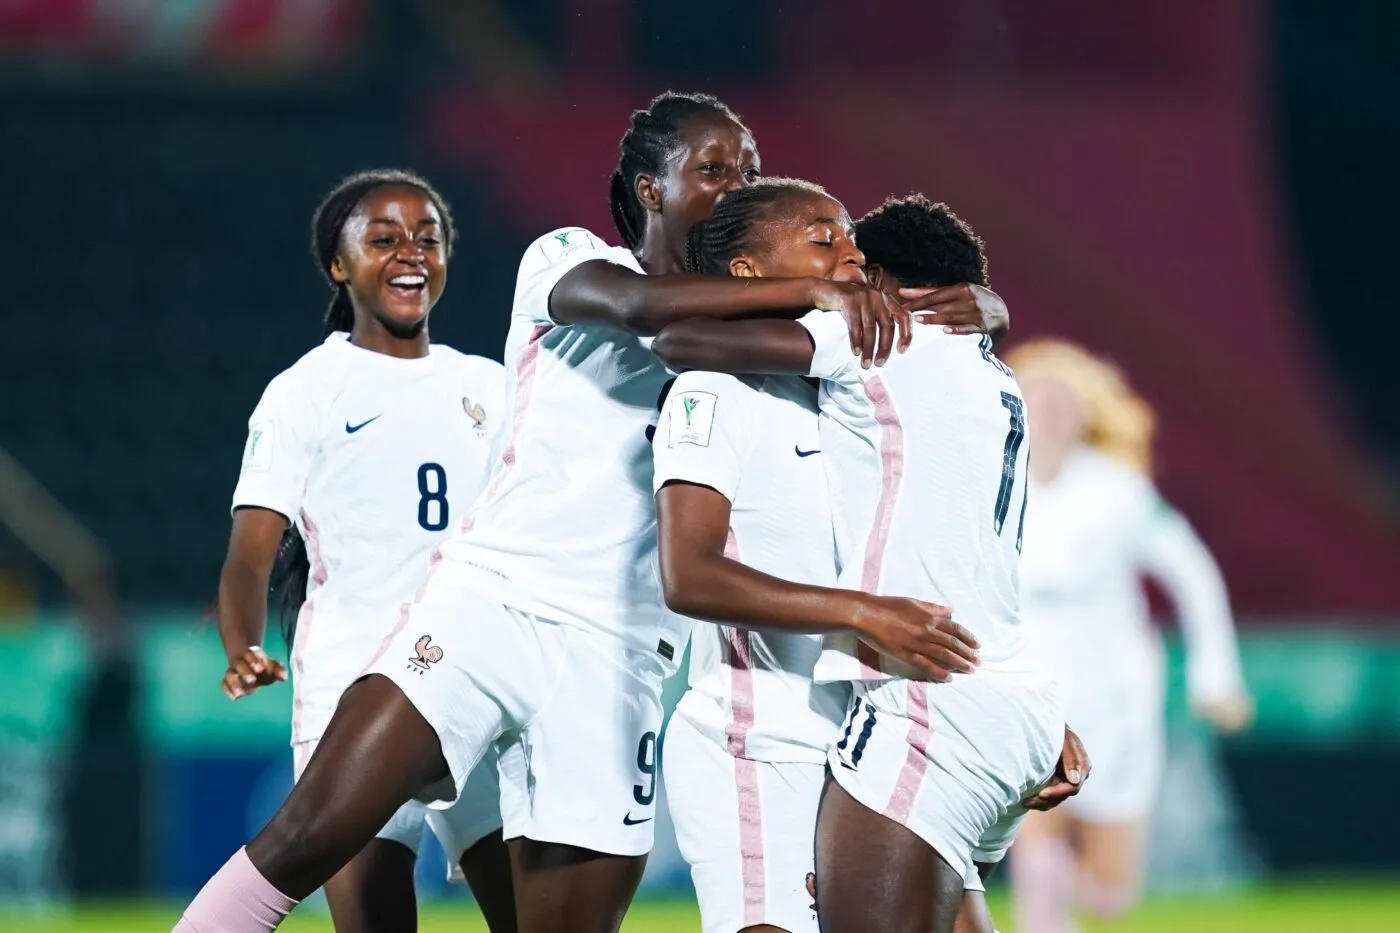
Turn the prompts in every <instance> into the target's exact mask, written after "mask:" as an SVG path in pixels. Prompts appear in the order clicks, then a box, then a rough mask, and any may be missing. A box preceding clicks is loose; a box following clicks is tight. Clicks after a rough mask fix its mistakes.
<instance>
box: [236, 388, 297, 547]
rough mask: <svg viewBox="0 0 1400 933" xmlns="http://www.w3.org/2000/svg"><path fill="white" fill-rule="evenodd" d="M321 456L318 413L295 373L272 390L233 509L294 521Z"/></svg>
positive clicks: (251, 422) (256, 423)
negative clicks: (262, 511)
mask: <svg viewBox="0 0 1400 933" xmlns="http://www.w3.org/2000/svg"><path fill="white" fill-rule="evenodd" d="M315 451H316V424H315V413H314V412H313V411H312V409H311V406H310V405H309V404H308V403H307V400H306V398H305V393H302V392H298V391H297V389H296V387H295V385H294V384H293V379H292V378H291V376H290V374H289V373H283V374H282V375H280V376H278V377H277V378H276V379H274V380H272V382H271V383H269V384H268V387H267V389H266V391H264V392H263V396H262V399H261V400H260V401H259V402H258V407H257V408H256V409H254V410H253V416H252V417H251V418H249V419H248V439H247V440H246V441H245V442H244V445H243V467H242V470H241V471H240V472H239V474H238V485H237V487H235V489H234V491H233V508H234V509H235V510H236V509H239V508H244V507H248V506H252V507H256V508H263V509H271V510H272V511H274V512H279V513H281V514H282V515H284V516H286V517H287V520H288V521H292V520H293V519H294V518H295V517H296V513H297V510H298V509H300V508H301V500H302V496H303V494H304V493H305V490H306V477H307V474H308V473H310V471H311V461H312V457H313V456H314V454H315Z"/></svg>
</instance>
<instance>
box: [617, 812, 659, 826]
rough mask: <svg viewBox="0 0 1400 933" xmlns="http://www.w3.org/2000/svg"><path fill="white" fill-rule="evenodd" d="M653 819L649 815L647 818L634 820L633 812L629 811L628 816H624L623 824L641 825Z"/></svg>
mask: <svg viewBox="0 0 1400 933" xmlns="http://www.w3.org/2000/svg"><path fill="white" fill-rule="evenodd" d="M651 821H652V818H651V817H647V818H646V819H641V820H634V819H632V814H630V813H629V814H627V815H626V816H624V817H623V818H622V825H623V826H639V825H641V824H642V823H650V822H651Z"/></svg>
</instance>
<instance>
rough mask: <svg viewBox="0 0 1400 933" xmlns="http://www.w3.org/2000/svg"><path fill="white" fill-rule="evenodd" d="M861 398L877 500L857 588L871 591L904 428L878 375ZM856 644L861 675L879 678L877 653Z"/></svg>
mask: <svg viewBox="0 0 1400 933" xmlns="http://www.w3.org/2000/svg"><path fill="white" fill-rule="evenodd" d="M865 397H866V398H868V399H870V404H872V405H873V406H875V423H876V424H878V425H879V426H880V499H879V501H878V502H876V504H875V518H874V521H873V523H872V524H871V528H870V537H869V539H868V540H867V541H866V542H865V563H864V565H863V566H862V567H861V574H860V588H861V589H862V590H864V591H865V592H867V593H871V594H874V593H878V592H879V589H880V571H881V569H882V568H883V567H884V561H885V547H886V546H887V545H888V544H889V542H890V526H891V525H893V524H894V509H895V505H896V504H897V503H898V501H899V484H900V480H901V479H902V478H903V476H904V427H903V426H902V425H901V424H900V423H899V413H898V412H896V411H895V410H894V403H893V402H892V401H891V400H890V393H889V390H888V389H886V388H885V383H884V382H883V381H882V380H881V379H880V377H879V376H872V377H871V378H870V379H868V380H866V383H865ZM857 644H858V645H859V647H858V648H857V649H856V650H857V654H856V657H857V658H859V659H860V666H861V677H862V678H866V679H880V678H881V677H882V676H883V674H882V667H881V658H880V655H879V654H878V653H877V652H876V651H875V649H874V648H871V647H870V646H869V645H867V644H866V643H865V642H863V641H862V642H858V643H857Z"/></svg>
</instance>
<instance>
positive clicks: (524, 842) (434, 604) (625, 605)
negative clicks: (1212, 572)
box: [177, 94, 1086, 933]
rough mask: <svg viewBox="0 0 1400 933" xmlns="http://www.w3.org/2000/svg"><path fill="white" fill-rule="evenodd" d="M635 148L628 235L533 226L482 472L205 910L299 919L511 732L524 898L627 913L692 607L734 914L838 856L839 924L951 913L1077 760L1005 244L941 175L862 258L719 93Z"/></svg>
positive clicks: (511, 794)
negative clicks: (996, 285)
mask: <svg viewBox="0 0 1400 933" xmlns="http://www.w3.org/2000/svg"><path fill="white" fill-rule="evenodd" d="M621 148H622V151H621V158H620V161H619V165H618V169H617V171H616V172H615V173H614V176H613V178H612V183H611V196H612V213H613V218H614V221H615V223H616V226H617V228H618V232H619V234H620V235H621V236H622V239H623V241H624V246H623V247H610V246H608V245H606V244H605V243H604V241H603V240H602V238H600V237H598V236H596V235H595V234H593V233H592V232H590V231H588V230H584V229H581V228H564V229H561V230H557V231H554V232H552V233H549V234H546V235H545V236H543V237H541V238H540V239H538V240H537V241H535V242H534V243H533V244H531V246H530V247H529V248H528V249H527V251H526V254H525V257H524V258H523V260H522V262H521V265H520V269H519V273H518V278H517V284H516V294H515V299H514V304H513V307H512V310H511V325H510V332H509V335H508V338H507V342H506V350H505V357H506V371H507V390H506V400H507V406H508V407H509V408H510V409H511V411H510V415H509V422H508V424H509V426H508V428H507V429H506V430H507V433H506V435H505V436H504V438H503V439H502V441H501V442H500V443H499V444H498V445H497V448H498V449H499V456H498V457H497V460H496V463H495V466H494V470H493V472H492V475H491V479H490V481H489V483H487V485H486V487H485V489H484V490H483V491H482V492H481V494H480V495H479V496H478V497H477V498H476V500H475V503H474V505H473V506H472V507H471V510H470V513H469V514H468V515H466V516H465V517H464V518H463V519H462V520H461V521H460V522H455V521H454V525H455V527H454V528H453V529H452V531H451V533H450V534H449V535H448V536H447V537H446V538H445V539H444V540H442V541H441V542H439V543H438V544H437V545H436V546H435V548H434V549H433V551H432V553H431V556H430V558H429V561H428V564H429V568H428V570H427V573H426V577H425V578H420V579H419V580H418V581H417V584H416V590H415V591H413V592H408V591H404V592H402V593H401V594H397V595H398V598H401V599H402V598H406V599H409V600H411V601H410V602H408V603H405V604H404V606H403V608H402V609H401V610H399V611H396V612H394V613H392V614H390V613H387V612H386V613H385V615H384V617H383V618H382V619H381V621H380V623H379V624H380V626H381V627H382V639H381V642H380V644H379V646H378V649H377V651H376V652H375V653H374V655H373V657H372V658H370V659H369V660H368V663H367V664H365V666H364V667H363V670H362V671H361V673H360V675H359V677H358V678H356V679H354V680H353V683H351V684H350V685H349V686H348V689H345V691H344V693H343V694H342V695H341V696H340V699H339V702H338V704H337V706H336V709H335V711H334V714H333V715H332V716H331V717H330V720H329V723H328V724H327V725H326V727H325V729H324V732H323V734H322V735H321V738H320V741H319V743H318V744H317V745H316V746H315V748H314V751H313V752H312V754H311V755H310V758H309V761H307V763H306V765H305V768H304V770H303V772H302V774H301V777H300V780H299V781H298V782H297V784H296V786H295V787H294V788H293V791H292V793H291V794H290V795H289V797H288V799H287V801H286V803H284V805H283V806H282V808H281V809H280V810H279V811H278V813H277V814H276V815H275V816H274V817H273V819H272V820H271V822H270V823H269V824H268V825H267V826H266V827H265V828H264V829H263V830H262V831H261V832H260V833H258V834H257V836H256V837H255V838H254V839H253V840H252V841H251V842H250V843H249V844H248V845H247V846H246V848H245V849H242V850H240V851H239V852H238V853H236V854H235V856H234V857H233V858H232V859H230V861H229V862H228V863H227V864H226V865H225V866H224V868H223V869H221V870H220V872H219V873H218V874H217V875H216V876H215V877H214V878H213V879H212V880H211V881H210V882H209V884H207V885H206V886H205V888H204V889H203V890H202V891H201V892H200V894H199V895H198V896H197V897H196V898H195V900H194V901H193V902H192V903H191V905H190V906H189V908H187V910H186V912H185V915H184V917H183V919H182V920H181V923H180V925H179V926H178V927H177V930H194V931H201V933H209V931H229V933H244V931H264V930H271V929H273V928H275V927H276V926H277V925H278V924H279V923H280V921H281V919H282V917H284V916H285V915H286V914H287V913H288V912H289V911H290V910H291V909H292V908H293V907H294V906H295V905H296V903H297V902H298V901H300V900H301V899H302V898H304V897H306V896H307V895H308V894H310V893H311V892H313V891H314V890H315V889H316V888H317V887H319V886H321V885H323V884H325V883H326V882H327V881H328V880H329V879H330V878H331V877H332V876H334V875H335V874H336V872H337V871H339V870H340V869H341V867H342V866H343V865H344V864H345V863H346V862H347V861H349V860H350V859H351V857H352V856H354V855H355V853H357V852H360V851H361V850H363V849H364V847H365V846H366V844H367V843H369V842H370V840H371V839H373V838H374V837H375V835H376V833H379V832H381V830H382V827H384V826H385V824H386V823H387V822H388V821H389V820H390V819H391V818H392V817H393V816H394V814H395V813H397V812H400V811H401V808H403V807H404V806H405V805H407V804H409V803H410V802H411V801H414V800H417V801H421V802H423V803H424V804H426V805H427V807H429V808H430V809H432V810H435V811H436V810H443V809H449V808H451V807H452V806H453V805H454V803H455V802H456V801H457V800H459V799H465V798H466V797H467V796H469V795H470V794H471V790H470V786H469V783H468V778H469V777H470V776H471V775H472V774H473V773H474V772H476V771H477V770H478V768H477V766H478V765H479V764H480V763H481V762H482V760H483V758H484V757H485V756H486V755H487V754H488V753H489V752H490V751H491V750H493V749H499V752H500V762H499V769H498V771H499V777H500V816H501V818H502V822H503V827H504V830H503V835H504V838H505V839H506V841H507V845H508V847H509V850H510V862H511V869H512V876H513V878H512V884H513V891H514V900H515V907H516V916H515V918H514V926H515V927H517V928H519V929H521V930H525V931H530V933H548V931H560V933H563V931H571V933H577V931H584V933H611V931H615V930H617V929H618V927H619V925H620V923H621V919H622V916H623V914H624V913H625V911H626V909H627V906H628V904H629V903H630V901H631V898H632V896H633V893H634V892H635V890H636V886H637V883H638V881H639V880H640V877H641V871H642V867H643V865H644V863H645V858H646V853H647V852H648V851H649V850H650V848H651V845H652V832H653V826H654V822H653V819H652V818H653V815H654V807H655V796H656V793H655V791H656V772H657V766H658V763H659V738H658V736H659V732H660V728H661V721H662V709H661V684H662V680H663V679H664V678H665V677H666V676H667V675H668V674H669V673H671V672H673V671H674V670H675V667H676V665H677V663H678V662H679V659H680V656H681V653H682V651H683V649H684V646H685V644H686V641H687V639H690V638H692V637H693V638H694V645H695V650H694V655H695V661H694V666H693V668H692V674H691V688H692V689H691V691H690V692H689V693H688V694H687V696H686V698H685V700H684V701H683V702H682V706H681V710H680V713H679V715H678V717H677V725H676V727H675V728H676V729H677V732H676V733H675V741H676V745H677V746H678V747H677V748H676V749H675V750H672V751H668V754H674V755H677V756H679V758H678V759H673V760H672V761H671V763H670V764H668V766H667V767H668V769H669V770H671V773H672V775H673V777H672V794H673V797H674V801H673V802H674V805H675V807H676V817H677V823H678V826H679V828H680V831H681V836H682V845H683V847H684V849H685V854H686V857H687V858H688V859H689V860H690V861H691V863H692V866H693V867H694V869H695V879H696V884H697V889H698V890H699V893H700V898H701V905H702V912H703V914H704V920H705V928H706V930H707V931H732V933H737V931H739V930H743V929H767V930H774V929H776V930H788V931H794V933H795V931H806V930H814V929H816V917H815V916H814V915H813V912H812V910H811V909H810V906H809V905H810V899H809V894H808V889H809V887H812V888H813V889H814V891H815V896H816V899H817V905H818V908H819V911H820V916H821V922H822V928H823V929H825V930H829V931H838V933H839V931H845V930H850V931H855V930H860V931H867V930H875V929H878V930H910V931H916V930H917V931H927V930H939V931H946V930H951V929H953V928H954V923H955V917H957V916H958V912H959V909H960V906H961V905H963V904H964V900H965V899H964V889H967V890H970V891H978V890H980V875H979V873H978V871H977V868H976V867H975V864H990V863H993V862H995V861H996V860H997V859H998V858H999V857H1000V855H1001V853H1002V852H1003V851H1004V850H1005V846H1006V845H1007V844H1009V842H1010V839H1011V836H1012V835H1013V834H1014V831H1015V827H1016V825H1017V823H1018V821H1019V819H1020V816H1021V814H1022V813H1023V808H1022V805H1021V804H1022V800H1023V799H1026V800H1028V801H1029V802H1030V803H1032V804H1033V805H1036V806H1048V805H1051V804H1053V803H1054V802H1056V801H1057V800H1059V799H1061V798H1063V797H1064V796H1066V795H1068V794H1072V793H1073V792H1074V791H1075V790H1077V784H1078V781H1079V778H1080V774H1079V772H1080V771H1082V770H1083V769H1084V768H1085V767H1086V763H1085V760H1084V759H1083V756H1082V749H1080V748H1079V747H1078V745H1077V742H1075V741H1073V740H1072V739H1071V740H1069V741H1065V740H1066V733H1065V730H1064V725H1063V721H1062V719H1061V716H1060V712H1059V706H1058V703H1057V701H1056V699H1055V695H1054V688H1053V684H1052V683H1050V682H1049V680H1048V678H1047V677H1046V676H1045V675H1044V674H1043V673H1042V672H1041V671H1040V669H1039V667H1038V666H1037V665H1036V664H1035V662H1034V660H1033V659H1032V658H1031V657H1030V656H1029V654H1028V653H1027V652H1026V651H1025V650H1024V649H1023V641H1024V638H1023V635H1022V632H1021V628H1020V624H1019V618H1018V616H1017V609H1016V586H1015V579H1016V569H1017V560H1018V557H1019V547H1020V521H1021V515H1022V512H1023V510H1024V501H1025V484H1026V474H1025V461H1026V456H1027V444H1026V443H1025V421H1024V412H1023V407H1022V404H1021V399H1020V395H1019V392H1018V390H1017V389H1016V384H1015V380H1014V379H1013V378H1012V376H1011V374H1010V371H1009V370H1007V368H1006V367H1005V366H1003V365H1002V364H1001V363H1000V362H999V361H998V360H997V359H996V357H995V356H994V355H992V352H991V343H990V338H988V337H987V335H986V334H985V331H986V330H988V329H992V330H999V329H1004V327H1005V323H1006V317H1005V314H1006V313H1005V308H1004V306H1003V305H1002V304H1001V302H1000V301H999V299H997V298H996V296H995V295H994V294H992V293H991V292H989V291H987V290H986V289H985V288H984V287H981V286H983V285H984V284H985V269H984V266H983V263H982V261H981V252H980V249H981V245H980V242H979V241H977V240H976V239H975V237H972V235H971V233H970V231H968V230H967V228H966V227H965V226H964V225H962V224H960V223H959V222H957V221H956V218H953V217H952V216H951V214H949V213H948V212H947V211H946V209H944V208H942V207H941V206H937V205H931V204H929V203H927V202H925V201H922V200H917V199H913V200H906V201H904V202H897V203H892V204H889V205H886V206H885V207H884V208H882V209H880V210H879V211H877V212H875V213H874V214H872V215H871V216H870V217H867V218H866V219H864V220H862V221H861V224H860V225H858V226H857V228H856V231H858V235H859V237H860V238H861V239H862V240H864V239H865V238H866V237H867V236H868V237H869V238H870V239H871V241H872V242H878V241H879V240H880V238H881V237H882V236H883V237H884V238H885V242H886V243H891V244H898V243H900V242H905V241H906V240H907V236H908V235H914V236H916V237H917V238H918V239H917V240H916V241H915V242H917V243H918V249H916V250H914V251H913V252H912V254H909V255H906V253H905V252H903V251H899V250H896V249H893V248H891V249H890V250H889V252H888V253H886V254H883V255H882V254H878V253H876V254H874V255H871V256H865V255H863V254H862V253H861V252H860V250H859V249H857V248H856V245H855V241H854V234H855V232H856V231H853V229H852V225H851V223H850V219H849V217H848V216H847V214H846V211H845V209H844V208H843V207H842V206H841V204H840V203H839V202H837V201H835V200H834V199H832V198H831V197H829V196H828V195H826V193H825V192H824V191H822V190H821V189H820V188H817V187H816V186H813V185H810V184H807V183H803V182H796V181H785V180H775V181H759V175H760V168H759V165H760V163H759V157H758V152H757V149H756V146H755V144H754V141H753V138H752V136H751V134H750V133H749V131H748V129H747V128H746V127H745V126H744V125H743V124H742V123H741V122H740V121H739V119H738V118H737V117H736V116H735V115H734V114H733V113H732V112H731V111H729V109H728V108H726V107H725V106H724V105H723V104H721V103H720V102H719V101H717V100H715V99H714V98H711V97H707V96H704V95H679V94H666V95H662V96H661V97H659V98H657V99H656V100H654V101H653V102H652V104H651V106H650V107H649V108H648V109H647V110H644V111H638V112H637V113H635V114H634V115H633V117H632V125H631V127H630V129H629V131H628V132H627V134H626V136H625V137H624V138H623V142H622V147H621ZM360 210H361V212H362V213H364V212H368V213H370V214H374V213H376V212H375V211H373V210H370V209H369V208H366V207H361V208H360ZM712 214H713V216H711V215H712ZM369 220H370V222H373V221H374V220H375V218H374V217H370V218H369ZM911 224H912V226H908V225H911ZM382 248H383V249H386V250H389V251H390V252H391V253H392V252H394V251H395V250H397V249H401V248H402V249H407V250H408V251H409V252H412V251H413V247H397V246H394V245H393V244H387V243H386V244H384V245H383V247H382ZM911 255H912V262H910V261H906V260H909V259H910V256H911ZM344 264H345V263H344V262H343V261H342V260H337V261H336V264H333V265H332V268H331V270H330V271H331V272H332V274H333V275H335V274H336V269H337V268H342V267H343V266H344ZM877 266H878V269H877V268H876V267H877ZM867 272H869V273H870V275H869V278H868V279H867ZM385 281H386V282H387V283H389V285H393V281H394V280H393V278H387V279H385ZM938 286H943V287H938ZM394 287H398V286H394ZM394 294H396V293H394ZM813 308H817V309H822V310H818V311H812V310H811V309H813ZM799 318H800V320H798V319H799ZM872 364H874V365H872ZM668 367H669V368H668ZM681 370H696V371H695V372H685V373H683V374H682V375H681V376H680V377H679V378H676V381H675V384H674V385H673V386H672V385H670V383H671V382H672V379H673V378H675V376H674V373H675V372H677V371H681ZM720 373H745V374H751V375H748V376H745V377H742V378H735V377H733V376H724V375H719V374H720ZM752 374H756V375H752ZM803 377H807V378H806V379H804V378H803ZM809 380H820V386H819V387H818V386H817V385H815V384H814V383H813V382H811V381H809ZM668 386H670V388H669V393H667V388H668ZM663 394H666V398H665V400H664V404H663V403H661V402H659V400H660V399H662V397H663ZM658 405H661V408H662V410H661V414H660V421H659V422H658V421H657V410H658ZM363 417H369V415H365V416H363ZM338 419H339V413H337V415H336V420H337V422H338ZM347 424H349V422H348V421H347ZM347 430H348V428H347ZM653 458H654V462H655V468H654V467H653ZM653 496H655V498H653ZM365 507H366V508H373V507H374V505H373V504H372V503H367V504H366V505H365ZM658 519H659V521H658ZM658 535H659V544H660V550H659V554H658ZM829 542H834V545H833V544H832V543H829ZM658 561H659V567H660V572H659V573H658V571H657V567H658ZM838 567H839V568H840V572H839V574H838V572H837V568H838ZM663 602H669V604H670V605H671V606H672V607H673V608H674V609H676V610H678V611H679V612H680V613H684V615H681V614H677V613H675V612H668V611H666V609H665V608H664V606H663ZM687 616H689V617H695V618H698V619H703V620H705V621H702V622H694V623H692V621H691V619H690V618H688V617H687ZM955 618H956V620H957V621H956V622H955V621H954V619H955ZM711 623H722V625H716V624H711ZM425 646H427V652H426V653H425ZM1062 741H1065V745H1066V750H1065V755H1064V757H1063V759H1062V761H1061V763H1060V765H1059V773H1057V763H1056V762H1057V758H1060V757H1061V755H1060V750H1061V743H1062ZM678 764H679V770H677V765H678ZM827 768H829V769H830V772H831V774H832V775H834V779H833V778H832V777H828V776H827V775H826V769H827ZM682 771H683V772H684V774H682V773H681V772H682ZM687 777H688V778H690V779H692V780H694V781H696V782H697V784H696V785H695V786H694V787H692V788H691V789H689V790H688V789H687V785H686V779H687ZM1042 788H1044V790H1042ZM818 802H820V803H821V808H820V814H819V815H818V807H817V804H818ZM702 813H710V814H712V815H711V817H710V818H708V819H707V818H705V817H703V816H702ZM814 833H815V840H816V860H815V865H813V863H812V859H811V858H810V857H807V853H810V852H811V851H812V840H813V838H814V836H813V834H814ZM813 869H815V879H813V878H812V877H811V876H812V875H813V873H814V872H813ZM813 881H814V882H815V883H813ZM872 885H873V886H876V887H878V888H879V889H880V890H882V891H884V892H887V896H882V897H880V898H870V897H869V892H870V891H871V890H872ZM930 892H933V895H932V896H931V894H930ZM967 903H968V904H969V905H970V906H969V908H968V909H966V910H964V913H963V915H962V916H961V917H960V918H958V922H959V923H960V924H961V925H962V926H963V928H965V929H968V930H974V929H981V930H990V929H991V926H990V918H989V917H987V916H986V911H985V906H984V905H982V904H981V902H980V898H978V897H972V898H969V899H967ZM497 926H498V924H496V921H494V920H493V929H495V928H497ZM348 928H349V927H347V929H348ZM498 933H499V931H498Z"/></svg>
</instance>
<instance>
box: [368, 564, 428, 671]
mask: <svg viewBox="0 0 1400 933" xmlns="http://www.w3.org/2000/svg"><path fill="white" fill-rule="evenodd" d="M440 564H442V548H438V547H435V548H433V552H432V553H431V554H429V555H428V573H427V575H426V576H425V577H423V582H422V583H421V584H419V586H418V591H417V592H416V593H414V594H413V602H408V603H400V604H399V620H398V622H396V623H394V627H393V628H391V629H389V634H387V635H385V636H384V640H383V641H381V642H380V643H379V648H378V649H377V650H376V651H375V652H374V657H372V658H370V659H369V663H367V664H366V665H365V666H364V667H363V668H362V669H361V670H360V673H359V676H360V677H363V676H364V675H365V674H367V673H368V672H369V669H370V668H371V667H374V665H375V663H376V662H377V661H378V660H379V659H380V658H382V657H384V652H386V651H388V650H389V645H390V644H391V643H392V642H393V640H394V639H395V638H397V637H398V634H399V632H402V631H403V629H404V626H406V625H408V614H409V609H410V608H411V607H412V606H413V603H417V602H422V601H423V594H424V593H426V592H427V591H428V584H429V583H431V582H432V579H433V574H435V573H437V569H438V566H439V565H440Z"/></svg>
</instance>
